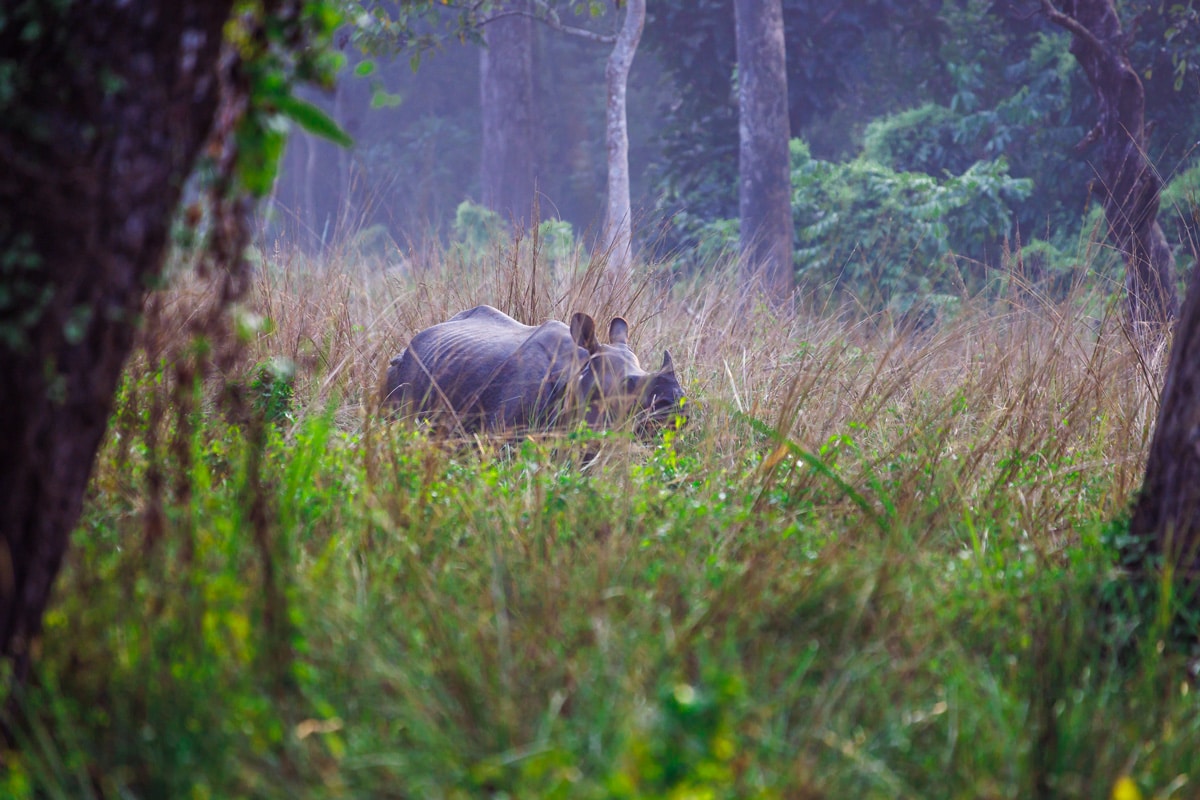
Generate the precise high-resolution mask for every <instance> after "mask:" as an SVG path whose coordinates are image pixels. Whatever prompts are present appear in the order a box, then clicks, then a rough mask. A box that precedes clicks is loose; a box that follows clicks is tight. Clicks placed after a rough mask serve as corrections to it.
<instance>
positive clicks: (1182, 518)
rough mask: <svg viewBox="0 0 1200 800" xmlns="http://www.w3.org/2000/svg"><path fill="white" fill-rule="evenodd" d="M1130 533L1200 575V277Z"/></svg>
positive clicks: (1186, 311)
mask: <svg viewBox="0 0 1200 800" xmlns="http://www.w3.org/2000/svg"><path fill="white" fill-rule="evenodd" d="M1130 533H1131V534H1133V535H1134V536H1135V537H1137V538H1138V539H1140V540H1141V541H1144V542H1147V543H1148V544H1149V545H1150V547H1149V550H1150V552H1156V553H1159V554H1161V555H1163V556H1165V559H1166V562H1167V563H1168V564H1170V565H1172V566H1173V567H1175V568H1176V569H1177V571H1178V572H1179V574H1183V575H1187V576H1189V577H1191V578H1196V577H1200V280H1197V276H1196V275H1195V274H1193V275H1192V279H1191V281H1190V282H1189V287H1188V292H1187V299H1186V300H1185V301H1184V304H1183V311H1182V315H1181V317H1180V319H1179V323H1178V325H1176V327H1175V337H1174V341H1173V343H1172V345H1171V358H1170V363H1169V365H1168V367H1167V379H1166V383H1165V385H1164V386H1163V392H1162V402H1161V405H1160V406H1159V409H1158V420H1157V421H1156V423H1155V426H1154V437H1153V439H1151V441H1150V456H1149V459H1148V461H1147V463H1146V477H1145V480H1144V481H1143V483H1142V490H1141V493H1140V494H1139V495H1138V499H1137V503H1136V505H1135V506H1134V512H1133V519H1132V520H1131V521H1130Z"/></svg>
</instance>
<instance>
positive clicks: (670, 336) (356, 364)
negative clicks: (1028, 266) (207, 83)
mask: <svg viewBox="0 0 1200 800" xmlns="http://www.w3.org/2000/svg"><path fill="white" fill-rule="evenodd" d="M446 258H447V260H446V261H439V260H437V259H433V260H430V262H429V263H420V262H415V263H413V265H412V269H413V272H411V273H403V274H396V273H392V272H383V271H372V270H370V269H364V268H361V267H360V266H359V265H356V264H352V263H348V262H345V261H340V260H338V259H336V258H335V259H332V260H330V261H326V262H324V263H310V262H308V261H306V260H305V259H303V258H302V257H300V256H288V255H286V254H278V253H276V254H273V255H271V256H269V257H268V258H266V260H265V264H264V268H263V270H262V271H261V274H260V277H259V281H258V284H257V286H256V287H255V292H254V296H253V298H252V300H251V301H250V302H249V303H248V304H247V307H246V308H244V309H242V310H241V312H240V313H239V315H238V317H237V323H236V325H234V326H233V330H234V332H235V333H237V334H239V335H240V336H241V337H242V338H243V340H244V342H243V344H242V346H241V347H240V348H237V349H234V350H232V351H229V352H231V353H233V355H228V356H220V355H219V354H220V353H221V352H225V351H224V350H223V349H222V348H221V347H217V346H216V344H215V343H213V342H209V343H207V344H205V343H204V342H203V341H202V340H201V341H200V342H199V343H198V341H197V339H196V338H195V336H193V335H192V334H190V333H188V332H187V331H186V330H185V329H184V328H181V327H180V326H179V325H178V324H177V322H176V320H178V319H180V318H181V317H180V316H179V315H180V314H181V313H182V311H181V309H185V308H189V307H191V306H192V305H194V303H195V301H196V300H197V298H198V297H203V295H204V291H205V289H204V287H203V286H200V285H197V284H195V282H194V281H188V280H186V279H184V280H180V281H178V282H177V284H176V285H175V286H174V288H172V289H171V290H169V291H168V292H167V293H166V294H165V295H162V296H161V297H160V299H159V300H158V301H156V302H159V303H160V304H161V305H160V306H159V307H158V308H159V311H158V312H156V313H154V314H151V315H150V319H149V322H148V324H147V326H146V329H145V330H144V331H143V339H144V341H143V345H142V347H141V348H140V350H139V354H138V356H137V357H136V358H135V360H134V361H133V362H132V363H131V364H130V366H129V369H128V371H127V374H126V377H125V380H124V383H123V385H122V387H121V390H120V396H119V397H118V401H117V410H116V412H115V413H114V416H113V419H112V423H111V426H110V432H109V436H108V438H107V440H106V442H105V444H104V446H103V449H102V452H101V453H100V455H99V458H98V460H97V464H96V469H95V473H94V478H93V482H92V486H91V490H90V493H89V497H88V500H87V505H86V510H85V513H84V518H83V520H82V522H81V524H80V526H79V529H78V531H77V532H76V535H75V537H74V541H73V545H72V549H71V551H70V553H69V555H68V563H67V564H66V566H65V569H64V574H63V575H62V577H61V579H60V580H59V583H58V589H57V597H56V600H55V603H54V605H53V607H52V609H51V610H50V612H49V614H48V616H47V618H46V632H45V636H44V641H43V645H42V653H41V658H40V661H39V664H38V669H37V674H36V680H34V681H33V682H32V683H31V685H30V686H29V687H28V688H27V689H25V690H24V691H23V692H22V693H21V694H20V696H18V697H16V698H15V702H14V705H13V707H14V708H15V709H16V711H15V716H14V717H12V718H11V719H9V720H8V722H9V725H10V727H11V728H12V729H13V730H14V731H15V733H16V736H17V740H18V743H19V745H20V748H19V749H18V750H15V751H13V752H9V753H6V754H5V755H4V768H3V771H2V772H0V795H5V796H13V797H72V798H77V797H85V798H86V797H92V798H117V797H145V798H157V797H171V798H176V797H179V798H183V797H191V798H204V797H214V798H216V797H220V798H225V797H395V798H418V797H420V798H426V797H429V798H436V797H445V798H454V797H496V798H499V797H550V798H553V797H561V798H589V797H594V798H659V797H661V798H666V797H672V798H675V797H679V798H681V797H711V798H721V797H729V798H735V797H736V798H743V797H764V798H818V797H830V798H842V797H862V798H869V797H879V798H895V797H921V798H935V797H944V798H956V797H973V798H986V797H995V798H1002V797H1045V798H1049V797H1056V798H1057V797H1079V798H1096V797H1107V796H1109V794H1110V792H1112V790H1113V788H1114V786H1117V785H1118V783H1119V782H1120V786H1121V787H1122V788H1123V790H1129V789H1130V787H1131V786H1137V787H1140V791H1142V792H1145V793H1146V795H1147V796H1150V795H1153V796H1159V797H1167V796H1189V795H1192V794H1194V793H1195V792H1196V789H1195V787H1194V786H1192V785H1191V784H1189V783H1188V780H1189V779H1188V777H1187V776H1192V775H1196V774H1198V773H1197V770H1198V768H1200V750H1198V749H1197V748H1196V747H1195V744H1196V742H1197V741H1200V739H1198V736H1200V714H1198V713H1197V711H1198V708H1197V703H1196V701H1195V699H1194V697H1195V693H1194V692H1193V691H1192V686H1193V684H1192V679H1191V674H1190V672H1189V667H1190V664H1191V660H1190V659H1191V658H1192V653H1191V650H1190V649H1189V646H1188V644H1187V642H1186V641H1184V640H1185V639H1186V636H1185V635H1181V634H1179V632H1178V619H1179V618H1178V617H1177V616H1176V615H1175V613H1174V612H1175V609H1174V606H1173V605H1172V604H1173V603H1175V602H1177V599H1175V598H1173V596H1172V593H1171V591H1170V588H1171V587H1170V586H1169V584H1163V585H1161V586H1155V585H1149V586H1148V585H1144V584H1136V583H1133V582H1132V581H1130V579H1129V578H1128V577H1127V576H1126V575H1125V574H1124V573H1123V571H1122V570H1121V557H1122V556H1121V552H1122V550H1121V537H1122V535H1123V534H1122V531H1123V528H1122V523H1121V519H1122V515H1123V514H1124V513H1125V510H1126V509H1127V508H1128V506H1129V503H1130V500H1131V497H1132V495H1133V493H1134V492H1135V491H1136V488H1137V486H1138V483H1139V479H1140V475H1141V472H1142V469H1143V466H1144V457H1145V452H1146V447H1147V442H1148V437H1149V434H1150V429H1151V425H1152V421H1153V417H1154V413H1155V408H1156V392H1157V388H1158V386H1159V383H1160V374H1159V373H1160V371H1161V364H1160V363H1159V360H1160V359H1161V354H1159V356H1157V357H1155V356H1154V355H1153V354H1152V355H1150V356H1143V355H1141V354H1139V353H1138V351H1137V350H1136V349H1135V348H1134V347H1132V346H1131V344H1130V343H1129V342H1128V341H1127V339H1126V338H1125V337H1124V336H1123V334H1122V332H1121V326H1120V324H1119V321H1118V320H1116V319H1115V318H1114V314H1115V312H1114V311H1113V309H1114V303H1113V302H1112V301H1111V300H1110V299H1108V298H1105V297H1104V296H1102V295H1097V294H1091V293H1084V292H1083V291H1082V290H1080V291H1076V292H1075V293H1074V294H1073V295H1072V296H1071V297H1070V299H1069V300H1068V301H1066V302H1053V303H1051V302H1049V301H1043V300H1041V299H1039V297H1038V296H1037V294H1036V292H1033V291H1020V292H1017V291H1015V290H1014V292H1013V295H1012V296H1011V297H1008V298H1004V299H1000V300H992V301H989V302H983V301H978V300H972V299H970V298H964V299H963V302H962V305H961V308H960V310H959V311H958V313H957V314H956V315H955V316H954V317H953V318H948V319H943V320H940V321H939V322H938V323H936V324H935V325H933V326H931V327H926V328H923V329H921V330H911V329H907V328H906V327H905V326H904V325H902V324H900V323H899V322H896V321H893V320H892V319H890V318H889V317H887V316H863V315H860V314H855V313H853V312H852V311H841V310H839V311H837V312H834V311H831V310H829V309H825V310H819V311H805V310H800V311H798V312H796V313H789V314H780V313H776V312H774V311H772V310H771V309H769V308H766V307H761V306H755V305H753V304H738V303H737V302H734V301H732V300H731V298H734V297H736V296H737V294H736V291H735V287H734V283H733V276H732V275H731V274H719V275H717V276H716V277H713V276H708V277H707V278H706V280H705V281H704V282H699V281H697V282H696V283H694V284H691V285H675V286H668V285H666V284H662V283H659V282H657V281H655V280H652V279H649V278H647V279H645V280H643V281H641V282H639V283H638V284H637V285H635V286H632V287H619V290H618V291H616V292H611V291H610V289H609V287H607V286H606V285H605V283H604V280H603V264H599V263H592V264H588V265H583V266H581V267H579V268H578V269H577V270H572V269H569V268H567V267H562V266H560V267H559V271H558V272H554V271H553V270H550V269H549V268H546V267H544V266H543V265H541V264H539V262H538V260H537V259H534V258H531V257H530V255H529V243H524V244H521V243H518V244H517V245H516V246H514V247H512V248H511V249H509V250H504V251H501V252H498V253H497V254H496V258H495V259H494V260H493V262H492V263H493V266H492V267H490V268H485V267H482V266H479V265H478V264H467V263H461V262H459V263H456V262H455V261H454V260H453V256H452V254H451V255H450V256H447V257H446ZM497 265H498V266H497ZM1026 288H1028V287H1026ZM480 302H488V303H491V304H493V305H496V306H498V307H499V308H501V310H504V311H506V312H508V313H510V314H513V315H514V316H516V317H517V318H518V319H521V320H523V321H526V322H537V321H541V320H543V319H547V318H551V317H553V318H558V319H564V318H567V317H568V316H569V314H570V313H571V312H572V311H574V310H587V311H589V312H591V313H592V314H593V315H595V316H596V317H597V319H598V320H601V325H605V324H606V322H607V319H608V318H609V317H610V316H612V314H614V313H618V312H619V313H622V314H624V315H625V316H626V317H627V318H628V319H629V321H630V328H631V339H632V344H633V346H634V349H635V350H636V351H638V352H639V353H641V354H642V356H643V358H644V359H645V360H646V361H647V362H649V363H657V362H658V358H659V357H660V356H659V351H661V350H662V349H663V348H664V347H669V348H670V349H671V350H672V352H673V355H674V360H675V363H676V364H677V365H678V369H679V373H680V378H681V382H682V383H683V385H684V388H685V390H686V391H687V392H688V394H689V396H690V398H691V400H692V405H691V408H692V409H693V413H692V416H691V418H690V420H689V422H688V424H687V425H686V426H684V427H682V428H672V429H670V430H668V431H667V432H665V433H664V434H663V435H661V436H660V437H658V438H657V439H655V440H653V441H648V442H647V441H640V440H636V439H634V438H632V437H630V436H629V435H628V434H627V433H625V432H623V431H619V430H618V431H614V432H610V433H608V434H604V435H591V434H586V433H581V432H574V433H559V434H544V435H538V436H532V437H529V438H526V439H524V440H517V441H511V440H510V441H497V440H487V439H473V440H469V441H466V440H459V441H432V440H430V439H429V438H427V436H426V434H425V433H423V432H422V431H420V430H413V429H412V428H410V427H407V426H405V425H404V424H401V423H396V422H391V421H388V420H386V419H384V418H381V417H379V416H378V415H377V414H376V413H375V412H376V408H375V400H376V397H377V395H378V388H379V383H380V376H381V372H382V370H383V368H384V367H385V365H386V363H387V360H388V358H389V357H390V356H391V355H394V354H395V353H396V352H398V351H399V349H400V348H401V347H403V346H404V344H405V342H406V340H407V338H408V337H409V336H411V335H412V334H413V333H414V332H416V331H417V330H420V329H421V328H423V327H425V326H426V325H429V324H432V323H434V322H437V321H440V320H442V319H444V318H446V317H448V316H449V315H451V314H453V313H455V312H457V311H460V310H462V309H463V308H467V307H470V306H472V305H475V304H477V303H480ZM1130 781H1132V783H1130Z"/></svg>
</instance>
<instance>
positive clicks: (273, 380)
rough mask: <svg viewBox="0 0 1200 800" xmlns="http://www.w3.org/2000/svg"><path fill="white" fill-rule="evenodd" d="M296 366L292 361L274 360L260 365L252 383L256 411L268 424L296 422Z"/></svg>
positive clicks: (251, 389)
mask: <svg viewBox="0 0 1200 800" xmlns="http://www.w3.org/2000/svg"><path fill="white" fill-rule="evenodd" d="M295 383H296V365H295V363H294V362H292V361H291V360H290V359H285V358H273V359H271V360H270V361H268V362H267V363H265V364H262V365H260V366H259V367H258V368H257V370H256V371H255V373H254V377H253V378H252V379H251V381H250V391H251V393H252V396H253V398H254V402H253V406H254V411H255V413H257V414H258V415H259V416H260V417H261V418H262V419H264V420H266V421H267V422H273V423H277V424H278V423H282V422H294V421H295V409H294V401H295V392H296V387H295Z"/></svg>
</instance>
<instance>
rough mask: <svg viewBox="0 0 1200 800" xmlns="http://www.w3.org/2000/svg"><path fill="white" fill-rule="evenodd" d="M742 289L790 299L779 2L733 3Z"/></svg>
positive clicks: (788, 199)
mask: <svg viewBox="0 0 1200 800" xmlns="http://www.w3.org/2000/svg"><path fill="white" fill-rule="evenodd" d="M734 12H735V16H736V18H737V60H738V135H739V150H738V173H739V178H738V208H739V216H740V217H741V263H742V284H743V287H744V288H745V289H746V290H748V291H753V290H756V289H757V290H761V291H763V292H764V293H765V294H766V296H767V297H768V298H770V299H771V300H772V301H773V302H774V303H776V304H783V303H786V302H787V301H788V300H789V298H790V297H791V295H792V290H793V286H794V280H795V279H794V274H795V273H794V269H793V266H792V205H791V169H790V164H789V162H788V159H789V156H788V138H789V131H788V94H787V67H786V60H785V59H786V56H785V52H784V41H783V10H782V7H781V4H780V0H735V2H734Z"/></svg>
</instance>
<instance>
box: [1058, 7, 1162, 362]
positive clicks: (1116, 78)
mask: <svg viewBox="0 0 1200 800" xmlns="http://www.w3.org/2000/svg"><path fill="white" fill-rule="evenodd" d="M1042 6H1043V8H1044V9H1045V11H1046V14H1047V16H1048V17H1049V18H1050V20H1051V21H1052V22H1054V23H1055V24H1057V25H1059V26H1060V27H1062V28H1065V29H1066V30H1068V31H1069V32H1070V33H1071V53H1072V55H1074V56H1075V59H1076V61H1078V62H1079V65H1080V66H1081V67H1082V68H1083V71H1084V74H1085V75H1087V79H1088V82H1089V83H1090V84H1091V86H1092V91H1093V92H1095V94H1096V100H1097V103H1098V104H1099V107H1100V119H1099V120H1098V121H1097V122H1096V127H1095V128H1093V129H1092V131H1091V132H1090V133H1089V134H1088V135H1087V137H1086V138H1085V139H1084V140H1083V141H1082V142H1080V145H1079V147H1080V149H1083V148H1085V147H1090V146H1091V145H1093V144H1095V143H1096V142H1097V141H1098V142H1099V143H1100V169H1099V170H1098V172H1099V177H1098V180H1097V181H1096V186H1097V188H1098V190H1099V192H1100V194H1101V198H1102V201H1103V205H1104V218H1105V220H1106V221H1107V223H1108V237H1109V241H1110V242H1111V243H1112V244H1113V246H1114V247H1116V248H1117V250H1118V251H1120V253H1121V255H1122V256H1123V257H1124V259H1125V273H1126V274H1125V286H1126V303H1127V310H1128V316H1129V322H1130V325H1131V327H1132V329H1133V330H1134V332H1135V334H1136V336H1137V338H1138V340H1139V341H1143V342H1157V341H1159V340H1160V339H1161V336H1162V334H1163V333H1164V332H1165V330H1166V328H1167V327H1169V325H1170V323H1171V322H1173V321H1174V320H1175V318H1176V317H1177V316H1178V315H1179V295H1178V292H1177V291H1176V289H1175V259H1174V257H1173V256H1172V254H1171V248H1170V247H1169V246H1168V245H1167V241H1166V237H1165V236H1164V235H1163V231H1162V228H1161V227H1160V226H1159V224H1158V205H1159V195H1160V192H1161V189H1162V181H1161V179H1160V178H1159V177H1158V173H1157V172H1155V170H1154V167H1153V165H1152V164H1151V163H1150V161H1149V159H1147V157H1146V145H1147V135H1146V124H1145V110H1146V94H1145V90H1144V89H1143V87H1142V81H1141V79H1140V78H1139V77H1138V74H1137V72H1136V71H1135V70H1134V69H1133V66H1132V65H1131V64H1130V63H1129V56H1128V49H1129V38H1128V37H1127V36H1126V35H1125V34H1124V33H1123V32H1122V30H1121V21H1120V19H1119V18H1118V17H1117V12H1116V9H1115V8H1114V6H1113V2H1112V0H1065V2H1063V3H1062V5H1061V11H1060V10H1059V9H1058V8H1056V7H1055V6H1054V5H1053V4H1052V2H1051V0H1042Z"/></svg>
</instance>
